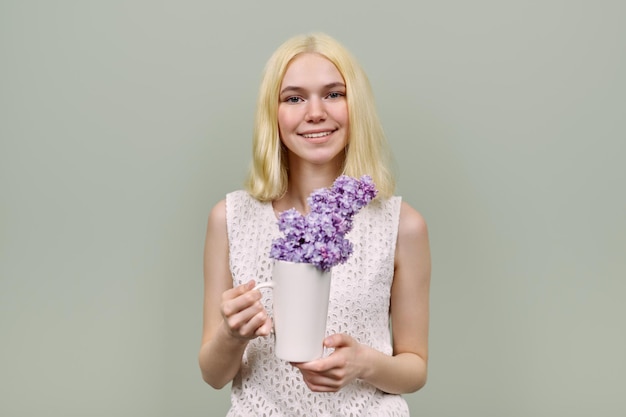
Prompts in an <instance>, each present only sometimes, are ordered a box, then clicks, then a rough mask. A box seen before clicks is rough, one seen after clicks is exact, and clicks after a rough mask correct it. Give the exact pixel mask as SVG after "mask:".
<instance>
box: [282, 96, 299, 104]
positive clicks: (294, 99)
mask: <svg viewBox="0 0 626 417" xmlns="http://www.w3.org/2000/svg"><path fill="white" fill-rule="evenodd" d="M301 100H302V99H301V98H300V97H298V96H291V97H287V98H286V99H285V102H287V103H299V102H300V101H301Z"/></svg>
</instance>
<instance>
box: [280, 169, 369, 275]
mask: <svg viewBox="0 0 626 417" xmlns="http://www.w3.org/2000/svg"><path fill="white" fill-rule="evenodd" d="M376 194H377V190H376V187H375V186H374V182H373V181H372V178H370V177H369V176H368V175H364V176H362V177H361V178H360V179H356V178H352V177H349V176H347V175H342V176H340V177H339V178H337V179H336V180H335V182H334V183H333V185H332V187H330V188H321V189H319V190H315V191H313V193H311V195H310V196H309V198H308V199H307V202H308V204H309V208H310V210H311V211H310V213H309V214H307V215H306V216H303V215H302V214H300V213H299V212H298V211H297V210H296V209H289V210H286V211H284V212H282V213H281V214H280V216H279V219H278V229H279V230H280V231H281V232H283V236H282V237H280V238H277V239H275V240H274V241H273V242H272V247H271V249H270V258H272V259H276V260H282V261H290V262H297V263H310V264H313V265H315V266H316V267H318V268H319V269H321V270H323V271H329V270H330V268H332V267H333V266H335V265H338V264H342V263H344V262H345V261H346V260H347V259H348V257H349V256H350V255H351V254H352V243H351V242H350V241H349V240H348V239H346V238H345V235H346V234H347V233H348V232H349V231H350V230H352V222H353V217H354V215H355V214H356V213H358V212H359V210H361V209H362V208H363V207H365V206H366V205H367V204H368V203H369V202H370V201H372V200H373V199H374V197H376Z"/></svg>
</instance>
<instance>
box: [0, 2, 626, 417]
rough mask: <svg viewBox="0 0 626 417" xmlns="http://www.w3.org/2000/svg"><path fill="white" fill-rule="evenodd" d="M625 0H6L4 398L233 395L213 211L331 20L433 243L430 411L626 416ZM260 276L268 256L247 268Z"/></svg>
mask: <svg viewBox="0 0 626 417" xmlns="http://www.w3.org/2000/svg"><path fill="white" fill-rule="evenodd" d="M625 21H626V3H625V2H623V1H620V0H615V1H609V0H600V1H566V0H562V1H557V0H544V1H497V0H477V1H463V0H444V1H423V2H422V1H416V2H408V1H407V2H397V3H396V2H380V1H378V2H362V1H358V2H357V1H317V2H299V1H266V2H260V1H249V2H238V1H233V2H225V1H224V2H213V1H176V2H175V1H170V2H168V1H113V0H110V1H104V0H102V1H79V0H76V1H69V0H65V1H62V0H59V1H43V0H42V1H34V0H30V1H19V0H15V1H7V0H2V1H0V119H1V120H0V139H1V142H0V415H2V416H7V417H14V416H15V417H16V416H40V415H47V416H55V417H56V416H58V417H68V416H81V417H83V416H102V417H105V416H106V417H112V416H114V417H124V416H128V417H137V416H158V417H172V416H187V417H191V416H197V417H200V416H220V415H224V413H225V412H226V409H227V407H228V401H229V400H228V394H229V390H228V388H226V389H224V390H221V391H215V390H213V389H211V388H210V387H209V386H208V385H206V384H205V383H204V382H203V381H202V380H201V377H200V372H199V370H198V366H197V353H198V349H199V344H200V334H201V319H202V318H201V312H202V287H203V283H202V251H203V244H204V233H205V227H206V219H207V216H208V213H209V210H210V208H211V207H212V206H213V204H215V203H216V202H217V201H218V200H219V199H221V198H223V196H224V194H225V193H226V192H228V191H230V190H234V189H238V188H241V184H242V181H243V178H244V175H245V172H246V169H247V167H248V163H249V160H250V141H251V132H252V120H253V112H254V106H255V99H256V95H257V89H258V84H259V81H260V76H261V71H262V69H263V66H264V64H265V62H266V60H267V59H268V57H269V55H270V54H271V52H272V51H273V50H274V49H275V48H276V47H277V46H278V45H279V44H280V43H282V42H283V41H284V40H285V39H287V38H288V37H290V36H292V35H295V34H298V33H303V32H311V31H324V32H327V33H329V34H330V35H332V36H334V37H336V38H337V39H338V40H340V41H341V42H342V43H344V44H345V45H346V46H347V47H348V48H349V49H350V50H351V51H352V52H353V53H354V55H355V56H356V57H357V58H358V60H359V61H360V62H361V63H362V65H363V66H364V68H365V70H366V71H367V73H368V74H369V76H370V80H371V82H372V85H373V88H374V92H375V95H376V98H377V105H378V108H379V111H380V115H381V118H382V122H383V125H384V128H385V131H386V133H387V135H388V138H389V141H390V143H391V145H392V148H393V150H394V153H395V156H396V162H397V172H398V176H399V187H398V194H400V195H402V196H403V197H404V198H405V199H406V200H407V201H408V202H410V203H411V204H412V205H413V206H414V207H415V208H416V209H418V210H419V211H420V212H422V213H423V215H424V216H425V217H426V219H427V221H428V224H429V228H430V234H431V242H432V251H433V275H432V293H431V299H432V318H431V340H430V349H431V356H430V375H429V381H428V384H427V385H426V387H425V388H424V389H423V390H421V391H419V392H418V393H415V394H411V395H407V396H406V399H407V401H408V402H409V404H410V408H411V411H412V415H415V416H441V417H451V416H481V417H484V416H494V417H495V416H498V417H501V416H507V417H523V416H532V417H539V416H546V417H547V416H581V417H582V416H591V415H594V416H603V417H608V416H624V415H626V400H624V397H623V394H624V390H625V388H626V385H625V384H624V374H626V361H625V359H624V357H625V355H626V330H625V319H626V303H624V297H625V295H626V239H625V236H626V192H625V188H626V187H625V180H626V168H625V165H626V163H625V162H624V161H625V159H626V158H625V157H626V124H625V123H624V121H625V119H626V101H625V97H626V77H625V76H624V74H626V26H625V25H624V22H625ZM251 278H252V277H251Z"/></svg>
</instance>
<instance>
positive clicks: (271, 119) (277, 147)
mask: <svg viewBox="0 0 626 417" xmlns="http://www.w3.org/2000/svg"><path fill="white" fill-rule="evenodd" d="M303 53H316V54H319V55H321V56H323V57H324V58H326V59H328V60H329V61H330V62H332V63H333V64H334V65H335V67H337V70H338V71H339V73H340V74H341V75H342V76H343V78H344V81H345V83H346V99H347V104H348V115H349V116H348V117H349V129H348V132H349V137H348V145H347V147H346V157H345V160H344V166H343V173H344V174H345V175H349V176H352V177H357V178H358V177H360V176H362V175H369V176H371V177H372V179H373V180H374V183H375V184H376V188H377V189H378V197H381V198H388V197H390V196H391V195H393V192H394V189H395V179H394V176H393V173H392V172H391V169H390V162H391V153H390V151H389V147H388V144H387V140H386V138H385V135H384V132H383V129H382V126H381V124H380V121H379V119H378V114H377V112H376V108H375V104H374V95H373V93H372V89H371V86H370V83H369V80H368V78H367V75H366V74H365V72H364V71H363V69H362V68H361V67H360V66H359V64H358V63H357V61H356V60H355V59H354V58H353V57H352V55H351V54H350V52H348V50H347V49H346V48H344V47H343V46H342V45H341V44H340V43H339V42H337V41H336V40H335V39H333V38H331V37H330V36H328V35H325V34H323V33H314V34H309V35H300V36H296V37H293V38H291V39H289V40H287V41H286V42H285V43H283V44H282V45H281V46H280V47H279V48H278V49H277V50H276V51H275V52H274V54H273V55H272V56H271V57H270V59H269V61H268V62H267V64H266V66H265V71H264V74H263V79H262V82H261V86H260V89H259V96H258V100H257V109H256V117H255V124H254V133H253V142H252V163H251V166H250V171H249V173H248V178H247V180H246V183H245V186H246V189H247V191H248V192H249V193H250V194H251V195H252V196H253V197H255V198H256V199H258V200H261V201H271V200H275V199H277V198H280V197H281V196H282V195H283V194H284V193H285V192H286V190H287V182H288V171H287V154H286V150H285V148H284V146H283V145H282V142H281V140H280V134H279V129H278V104H279V99H278V97H279V90H280V85H281V83H282V80H283V77H284V75H285V72H286V71H287V67H288V66H289V64H290V63H291V61H292V60H293V59H294V57H296V56H297V55H299V54H303Z"/></svg>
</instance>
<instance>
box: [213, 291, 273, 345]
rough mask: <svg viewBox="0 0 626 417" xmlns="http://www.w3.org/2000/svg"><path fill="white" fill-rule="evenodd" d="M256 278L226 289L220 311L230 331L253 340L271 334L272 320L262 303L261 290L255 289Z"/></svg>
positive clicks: (232, 334) (245, 338)
mask: <svg viewBox="0 0 626 417" xmlns="http://www.w3.org/2000/svg"><path fill="white" fill-rule="evenodd" d="M254 285H255V283H254V280H251V281H248V282H247V283H245V284H242V285H239V286H237V287H235V288H231V289H229V290H226V291H224V293H223V294H222V303H221V305H220V311H221V313H222V317H223V319H224V324H225V325H226V328H227V330H228V333H229V334H230V335H231V336H232V337H234V338H236V339H243V340H252V339H254V338H256V337H259V336H269V334H270V330H271V329H272V320H271V319H270V318H269V316H268V314H267V311H265V308H264V307H263V304H261V292H260V291H259V290H255V289H254Z"/></svg>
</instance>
